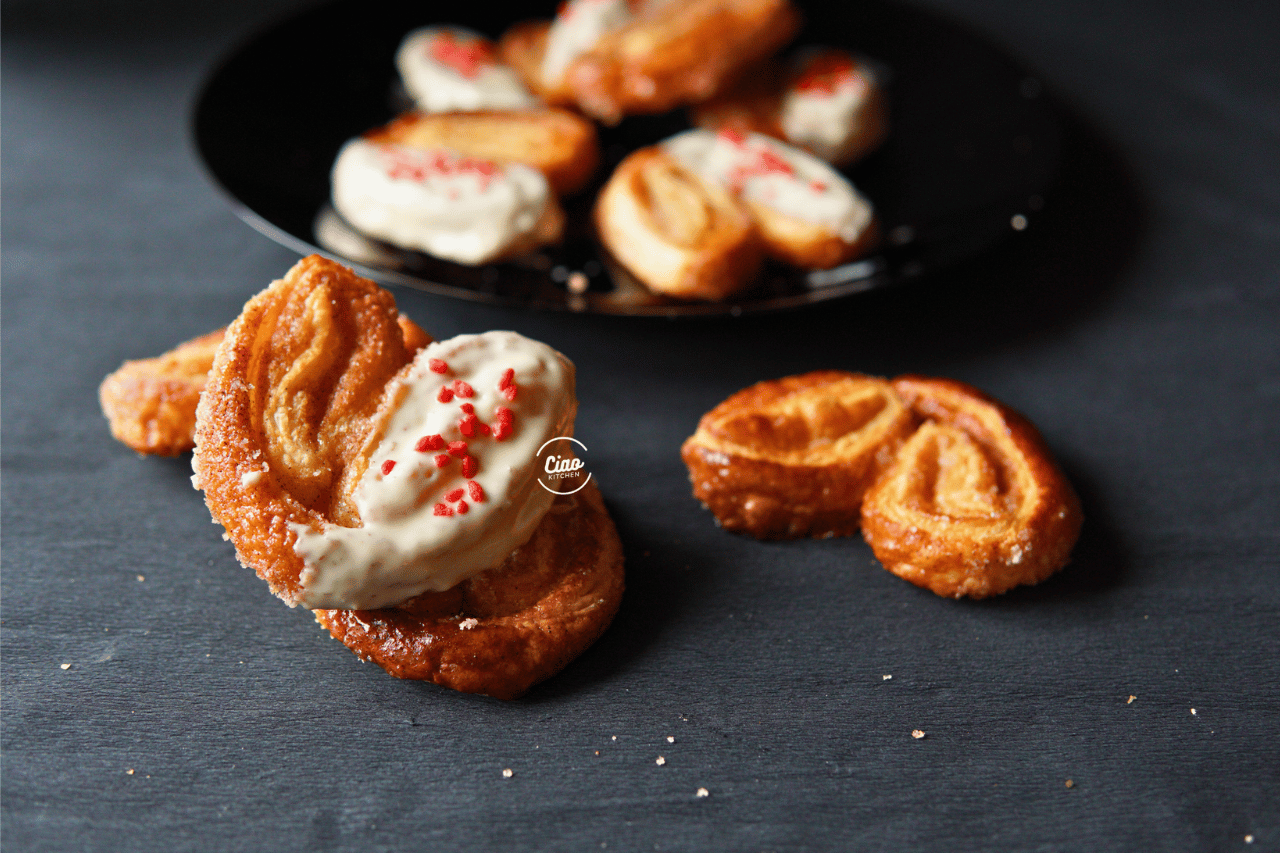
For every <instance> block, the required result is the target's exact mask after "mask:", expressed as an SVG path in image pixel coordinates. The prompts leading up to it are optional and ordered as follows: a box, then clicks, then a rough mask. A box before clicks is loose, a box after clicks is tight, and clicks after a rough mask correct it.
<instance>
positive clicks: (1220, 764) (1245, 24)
mask: <svg viewBox="0 0 1280 853" xmlns="http://www.w3.org/2000/svg"><path fill="white" fill-rule="evenodd" d="M291 5H293V4H290V3H287V2H276V3H270V4H265V3H264V4H250V3H240V4H228V5H223V6H219V7H217V8H215V9H211V10H210V9H206V10H204V11H200V12H191V11H187V12H182V11H178V10H177V9H176V8H173V7H171V5H170V4H159V3H152V2H147V3H91V2H88V0H84V2H77V3H67V4H47V5H46V4H39V3H33V2H30V0H28V2H12V3H7V4H6V6H5V12H4V15H5V17H4V45H3V105H2V109H3V114H2V119H3V121H2V127H3V214H4V218H3V267H2V274H3V339H2V347H3V351H2V359H3V397H2V403H3V469H2V470H3V493H2V509H3V514H2V519H0V520H2V524H3V575H2V577H0V591H2V594H3V605H2V611H0V644H2V645H0V651H2V653H3V729H2V741H0V746H2V747H3V825H2V828H0V831H2V833H3V834H2V836H0V839H2V842H0V843H2V844H3V847H4V849H5V850H12V851H26V850H49V851H64V850H81V849H83V850H102V851H126V850H165V851H172V850H293V849H297V850H313V849H314V850H331V849H333V850H338V849H341V850H370V851H372V850H390V849H433V850H434V849H441V850H448V849H464V848H465V849H472V850H489V849H495V848H498V847H499V846H502V847H506V848H510V849H564V850H569V849H572V850H597V849H609V850H619V849H621V850H653V849H662V850H669V849H681V850H713V849H725V850H813V849H859V850H955V849H1001V850H1013V849H1019V850H1024V849H1025V850H1170V851H1181V850H1276V849H1280V806H1278V805H1277V800H1278V798H1280V794H1278V792H1280V769H1278V767H1277V764H1278V762H1277V753H1278V750H1277V748H1276V744H1277V742H1278V740H1277V735H1280V699H1278V698H1277V688H1278V687H1280V679H1278V677H1277V653H1278V652H1280V642H1278V639H1277V631H1278V628H1280V593H1277V582H1276V581H1277V562H1278V560H1277V553H1278V552H1280V549H1278V548H1277V545H1278V544H1280V542H1278V537H1277V531H1278V530H1280V512H1278V511H1277V500H1276V494H1277V492H1278V491H1280V454H1278V453H1277V449H1276V447H1277V439H1280V430H1278V429H1277V426H1276V416H1277V414H1280V287H1278V285H1280V70H1278V67H1277V62H1276V59H1275V57H1276V56H1277V55H1280V15H1278V14H1277V9H1278V8H1280V7H1277V6H1276V5H1275V4H1272V3H1263V2H1246V0H1237V1H1236V2H1230V3H1225V4H1214V5H1213V6H1212V7H1209V6H1206V5H1204V4H1192V3H1186V2H1179V3H1172V4H1171V3H1163V2H1155V0H1149V2H1145V3H1142V2H1125V3H1121V4H1114V3H1111V2H1100V0H1056V2H1053V3H1049V4H1023V3H1019V2H1012V0H949V2H938V3H936V4H935V5H937V6H938V7H939V8H943V9H945V10H946V11H948V12H950V13H951V14H953V15H955V16H956V17H958V18H960V19H962V20H966V21H968V22H970V23H972V24H973V25H974V26H975V27H977V28H978V29H979V30H982V31H985V32H987V33H989V34H991V35H993V36H994V37H996V38H997V39H998V40H1000V41H1001V42H1002V43H1004V44H1005V45H1007V46H1008V47H1009V48H1010V50H1011V51H1012V52H1014V53H1015V54H1016V55H1018V56H1020V57H1022V58H1023V59H1025V60H1027V61H1028V62H1030V63H1031V64H1032V65H1033V66H1034V67H1036V68H1038V69H1040V70H1041V71H1042V73H1043V77H1044V79H1045V80H1046V81H1047V82H1048V83H1049V85H1050V87H1051V89H1052V90H1054V91H1056V92H1057V93H1059V94H1060V95H1062V96H1063V97H1064V99H1065V100H1066V101H1067V102H1068V103H1069V104H1071V105H1072V106H1073V109H1074V113H1075V116H1076V117H1075V118H1074V119H1072V120H1071V121H1070V123H1069V134H1068V176H1069V180H1068V182H1067V184H1068V185H1067V186H1066V187H1065V188H1064V190H1063V192H1062V193H1061V194H1060V195H1059V196H1058V197H1056V198H1054V199H1052V200H1051V203H1050V206H1049V209H1048V210H1047V211H1046V214H1045V217H1044V219H1043V220H1042V221H1041V222H1040V223H1039V226H1038V227H1037V228H1036V229H1035V230H1034V231H1030V232H1028V233H1027V234H1025V235H1023V239H1020V240H1019V241H1017V242H1016V243H1015V244H1014V245H1012V246H1011V247H1010V249H1009V250H1008V251H1006V252H1004V253H1002V254H1001V255H1000V256H999V257H995V258H991V259H988V260H986V261H984V262H983V263H981V264H978V265H974V266H973V267H971V268H968V269H964V270H959V271H957V272H956V273H954V274H952V275H948V276H947V277H945V278H943V279H940V280H938V281H936V282H934V283H932V284H930V285H925V286H920V287H915V288H911V289H909V290H902V291H898V292H893V293H886V294H879V295H875V296H871V297H868V298H865V299H855V300H852V301H849V302H847V303H844V304H841V305H838V306H830V307H824V308H822V309H821V310H817V311H810V312H803V313H795V314H786V315H778V316H772V317H762V318H755V319H749V320H739V321H733V322H729V321H724V322H709V323H708V322H700V323H669V322H666V321H642V322H626V321H616V320H605V319H599V318H584V317H569V316H561V315H538V314H526V313H521V312H516V311H505V310H494V309H489V308H484V307H480V306H475V305H470V304H463V303H458V302H452V301H447V300H443V299H439V298H432V297H427V296H422V295H419V294H416V293H410V292H399V293H397V297H398V298H399V300H400V302H401V305H402V307H403V309H404V310H405V311H407V312H408V313H409V314H410V316H412V317H413V318H415V319H416V320H418V321H419V322H420V323H422V324H423V325H424V326H426V327H427V328H428V329H430V330H431V331H432V332H434V333H435V334H436V335H438V336H440V337H446V336H450V335H453V334H455V333H459V332H465V331H479V330H484V329H490V328H513V329H516V330H518V331H521V332H523V333H525V334H529V335H531V336H534V337H538V338H541V339H544V340H546V341H548V342H549V343H551V344H553V345H555V346H557V347H559V348H560V349H562V350H563V351H564V352H566V353H568V354H569V355H570V356H571V357H573V358H574V359H575V360H576V361H577V363H578V365H579V370H580V374H579V388H580V395H581V398H582V409H581V417H580V420H579V435H580V437H581V438H582V439H583V440H584V441H585V442H586V444H587V445H588V446H589V447H590V448H591V451H590V454H589V457H588V461H589V463H590V467H591V469H592V471H593V472H594V473H595V475H596V477H597V478H598V479H599V481H600V483H601V485H602V487H603V489H604V491H605V494H606V497H607V499H608V501H609V503H610V507H611V509H612V510H613V512H614V514H615V516H616V519H617V522H618V526H619V528H620V530H621V532H622V535H623V539H624V541H625V543H626V549H627V557H628V570H629V591H628V595H627V599H626V601H625V603H624V605H623V609H622V612H621V613H620V615H619V617H618V619H617V621H616V622H615V624H614V626H613V628H612V629H611V630H610V632H609V633H608V634H607V635H606V636H605V637H604V639H603V640H602V641H601V642H600V643H599V644H597V646H596V647H595V648H593V649H592V650H591V651H590V652H589V653H587V654H586V655H585V656H584V657H583V658H582V659H580V660H579V661H578V662H577V663H575V664H574V665H573V666H571V667H570V668H569V669H568V670H567V671H566V672H564V673H563V674H562V675H561V676H559V677H558V678H556V679H554V680H553V681H551V682H550V683H548V684H546V685H544V686H543V687H540V688H538V689H537V690H535V691H534V693H533V694H532V695H530V696H529V697H528V698H526V699H525V700H522V701H519V702H515V703H501V702H497V701H494V700H489V699H484V698H477V697H468V696H462V695H458V694H454V693H451V692H448V691H445V690H440V689H437V688H434V687H432V686H429V685H425V686H424V685H418V684H412V683H404V682H399V681H396V680H394V679H392V678H390V677H388V676H386V675H385V674H384V673H382V672H381V671H380V670H378V669H376V668H374V667H372V666H366V665H361V664H359V663H358V662H357V661H356V660H355V658H354V657H353V656H351V655H350V654H349V653H348V652H347V651H346V650H345V649H343V648H342V647H341V646H340V645H338V644H337V643H335V642H333V641H332V640H330V639H328V638H327V636H326V635H325V634H324V633H323V632H321V631H320V630H319V628H318V627H317V626H315V625H314V624H313V623H312V622H311V620H310V619H309V617H308V616H307V614H306V613H304V612H301V611H290V610H289V609H287V608H285V607H283V606H281V605H280V603H279V602H278V601H277V600H275V599H273V598H272V597H271V596H270V595H269V594H268V593H267V591H266V589H265V587H264V586H263V585H262V584H261V582H259V581H258V580H257V579H256V578H254V577H253V576H252V575H251V574H250V573H248V572H247V571H245V570H243V569H240V568H239V567H238V566H237V565H236V563H235V561H234V559H233V556H232V550H231V547H230V546H229V545H228V544H227V543H225V542H223V541H222V540H221V538H220V535H219V533H220V531H219V529H218V528H216V527H214V526H213V525H211V524H209V522H208V515H207V513H206V511H205V510H204V507H203V505H202V503H201V500H200V496H199V495H198V494H197V493H196V492H194V491H193V490H192V489H191V487H190V485H189V483H188V481H187V478H188V475H189V463H188V460H186V459H180V460H154V459H142V458H139V457H137V456H135V455H134V454H133V453H131V452H130V451H128V450H126V449H124V448H123V447H121V446H119V445H117V444H115V443H114V442H113V441H112V440H111V438H110V437H109V435H108V433H107V430H106V427H105V424H104V422H103V421H102V419H101V417H100V415H99V413H98V409H97V402H96V398H95V392H96V387H97V384H98V382H99V381H100V379H101V377H102V376H103V375H104V374H106V373H107V372H109V371H110V370H112V369H113V368H114V367H115V366H117V365H118V364H119V363H120V361H121V360H123V359H125V358H132V357H139V356H144V355H150V354H154V353H157V352H160V351H162V350H164V349H166V348H167V347H169V346H171V345H172V344H174V343H176V342H177V341H179V340H182V339H185V338H188V337H191V336H193V335H196V334H198V333H201V332H204V331H206V330H208V329H209V328H212V327H213V326H215V325H219V324H221V323H224V322H226V321H227V320H229V319H230V318H231V317H233V316H234V315H235V313H236V312H237V311H238V308H239V306H240V305H241V304H242V303H243V302H244V300H245V299H246V298H247V297H248V296H250V295H251V294H253V293H254V292H256V291H257V290H258V289H260V288H261V287H262V286H263V285H265V284H266V282H268V281H269V280H270V279H272V278H273V277H276V276H278V275H279V274H280V273H282V272H283V271H284V270H285V269H286V268H287V267H288V266H289V265H290V263H292V261H293V260H294V258H293V257H292V256H291V255H290V254H289V253H288V252H286V251H285V250H283V249H280V248H278V247H276V246H274V245H273V244H271V243H269V242H268V241H266V240H265V239H263V238H262V237H260V236H258V235H257V234H256V233H254V232H252V231H251V230H249V229H248V228H247V227H245V226H244V225H242V224H241V223H240V222H239V221H237V220H236V219H235V218H234V217H233V216H232V215H231V213H230V212H229V209H228V206H227V204H226V202H225V201H224V200H223V199H222V198H221V197H220V196H219V195H218V194H217V193H216V192H215V191H214V190H213V189H212V188H211V186H210V185H209V184H208V182H207V181H206V180H205V178H204V177H203V175H202V174H201V172H200V168H199V166H198V164H197V162H196V161H195V158H194V155H193V153H192V149H191V146H190V144H189V142H188V139H187V129H186V115H187V111H188V109H189V106H190V103H191V99H192V97H193V95H194V92H195V90H196V87H197V85H198V83H199V80H200V79H201V77H202V75H203V74H204V73H205V71H206V70H207V69H208V67H209V66H210V65H211V63H212V62H213V61H214V60H215V59H216V58H217V57H218V56H219V55H220V54H222V53H223V52H224V51H226V50H227V49H228V48H229V47H230V46H231V45H233V44H234V43H235V42H236V41H237V40H238V39H239V38H241V37H242V36H244V35H245V34H247V33H248V32H250V31H251V30H252V28H253V27H254V26H255V25H256V24H257V23H258V22H261V21H263V20H266V19H269V18H270V17H271V16H272V15H274V14H278V13H281V12H287V11H288V9H289V8H290V6H291ZM446 13H447V10H446ZM442 16H446V15H445V14H444V13H441V14H437V15H435V17H442ZM317 61H330V58H328V57H319V58H318V60H317ZM819 367H839V368H850V369H857V370H863V371H867V372H873V373H881V374H895V373H899V372H906V371H914V372H923V373H933V374H940V375H946V376H953V377H956V378H960V379H964V380H966V381H969V382H972V383H974V384H976V385H979V386H980V387H983V388H985V389H987V390H989V391H991V392H992V393H994V394H996V395H997V396H999V397H1001V398H1002V399H1004V400H1006V401H1007V402H1009V403H1010V404H1012V405H1014V406H1015V407H1018V408H1020V409H1021V410H1023V411H1024V412H1025V413H1026V414H1028V415H1029V416H1030V417H1031V418H1032V419H1033V420H1035V421H1036V422H1037V423H1038V424H1039V425H1040V426H1041V427H1042V429H1043V432H1044V433H1045V435H1046V437H1047V439H1048V441H1049V442H1050V444H1051V445H1052V446H1053V447H1054V449H1055V450H1056V452H1057V453H1058V454H1059V455H1060V458H1061V459H1062V461H1063V463H1064V465H1065V467H1066V468H1067V469H1068V471H1069V473H1070V475H1071V476H1072V478H1073V479H1074V480H1075V482H1076V483H1077V485H1078V487H1079V490H1080V491H1081V493H1082V496H1083V498H1084V502H1085V511H1086V514H1087V518H1088V520H1087V522H1086V527H1085V532H1084V536H1083V538H1082V540H1081V542H1080V545H1079V547H1078V550H1077V556H1076V559H1075V561H1074V563H1073V564H1072V565H1071V566H1070V567H1069V568H1068V569H1067V570H1066V571H1065V572H1064V573H1062V574H1061V575H1060V576H1058V577H1056V578H1054V579H1053V580H1051V581H1049V582H1047V583H1045V584H1044V585H1042V586H1041V587H1039V588H1036V589H1032V590H1021V591H1017V592H1014V593H1012V594H1010V595H1008V596H1005V597H1003V598H1001V599H999V600H995V601H989V602H980V603H956V602H950V601H944V600H942V599H939V598H936V597H934V596H933V595H931V594H929V593H927V592H922V591H920V590H917V589H915V588H914V587H911V586H909V585H907V584H905V583H903V582H902V581H899V580H897V579H896V578H894V577H892V576H890V575H889V574H887V573H886V572H884V571H883V570H881V569H880V568H879V567H878V566H877V564H876V563H875V561H874V560H873V558H872V557H871V554H870V552H869V550H868V549H867V548H866V546H865V545H863V544H862V543H861V542H860V541H857V540H845V541H825V542H795V543H774V544H760V543H756V542H753V541H748V540H744V539H740V538H736V537H733V536H729V535H727V534H724V533H722V532H721V531H719V530H718V529H716V528H715V527H714V525H713V524H712V523H711V521H710V518H709V517H708V516H707V515H706V514H705V513H704V512H703V511H702V510H701V509H700V508H699V507H698V506H697V504H696V503H695V502H694V501H693V500H692V499H691V498H690V497H689V494H688V486H687V482H686V479H685V474H684V469H683V466H682V465H681V463H680V461H679V459H678V456H677V454H676V449H677V447H678V445H679V443H680V441H681V440H682V439H683V438H684V437H685V436H686V435H687V434H688V433H689V432H690V431H691V430H692V428H693V426H694V424H695V423H696V420H697V418H698V416H699V415H700V414H701V413H702V412H703V411H704V410H706V409H707V408H710V407H711V406H712V405H714V404H715V403H717V402H718V401H719V400H721V399H722V398H723V397H725V396H726V395H728V394H729V393H731V392H732V391H734V390H737V389H738V388H740V387H742V386H744V385H746V384H748V383H750V382H753V381H756V380H758V379H761V378H765V377H769V376H777V375H783V374H786V373H791V372H798V371H802V370H807V369H814V368H819ZM68 663H69V664H70V668H68V669H65V670H64V669H62V668H61V665H62V664H68ZM889 674H891V675H892V676H893V678H892V679H891V680H885V679H884V676H885V675H889ZM1130 695H1133V696H1136V697H1137V698H1136V699H1135V700H1134V701H1133V702H1132V703H1128V702H1127V699H1128V697H1129V696H1130ZM1193 708H1194V709H1195V713H1194V714H1193V713H1192V709H1193ZM916 728H919V729H923V730H925V731H926V732H928V736H927V737H926V738H924V739H923V740H918V741H917V740H914V739H912V738H911V736H910V733H911V731H912V729H916ZM668 736H674V737H675V742H674V743H669V742H668V741H667V737H668ZM614 738H616V740H615V739H614ZM596 751H599V755H596ZM659 755H661V756H664V757H665V758H666V764H665V766H658V765H657V764H656V759H657V757H658V756H659ZM503 768H511V769H512V770H513V771H514V775H513V776H512V777H511V778H509V779H504V778H503V777H502V775H501V771H502V770H503ZM130 771H132V772H130ZM1068 779H1070V780H1072V782H1073V783H1074V787H1072V788H1067V787H1066V782H1067V780H1068ZM699 787H706V788H707V789H708V791H709V792H710V796H708V797H706V798H697V797H696V796H695V791H696V790H697V789H698V788H699ZM1246 836H1251V837H1252V839H1253V841H1252V843H1249V842H1248V841H1246Z"/></svg>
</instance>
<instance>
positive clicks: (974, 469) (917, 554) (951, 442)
mask: <svg viewBox="0 0 1280 853" xmlns="http://www.w3.org/2000/svg"><path fill="white" fill-rule="evenodd" d="M893 387H894V389H895V390H896V391H897V392H898V394H899V395H901V396H902V398H903V399H904V400H906V402H907V404H908V405H909V406H910V407H911V409H912V410H913V411H914V412H915V413H916V414H917V415H918V416H919V417H921V418H923V419H924V420H925V423H924V424H923V425H922V426H921V427H920V429H919V430H918V431H917V432H916V433H915V435H913V436H912V437H911V438H910V439H909V440H908V441H907V442H906V444H904V445H903V447H902V449H901V451H900V452H899V453H898V456H897V458H896V459H895V460H894V463H893V464H892V466H890V467H889V468H888V469H886V470H885V472H884V473H883V474H882V475H881V476H880V478H879V479H878V480H877V481H876V483H875V484H874V485H873V486H872V487H871V489H870V490H869V491H868V492H867V495H866V498H865V499H864V501H863V504H862V532H863V536H864V537H865V538H866V540H867V542H868V543H869V544H870V545H871V548H872V550H873V551H874V552H875V555H876V558H877V559H879V560H880V562H881V563H883V564H884V566H885V568H887V569H888V570H889V571H891V572H893V573H894V574H896V575H898V576H899V577H901V578H904V579H906V580H908V581H911V582H912V583H914V584H916V585H917V586H923V587H926V588H928V589H930V590H932V591H933V592H935V593H937V594H938V595H942V596H947V597H953V598H960V597H963V596H969V597H971V598H985V597H987V596H990V595H998V594H1000V593H1002V592H1005V591H1007V590H1009V589H1011V588H1013V587H1015V586H1018V585H1020V584H1036V583H1039V582H1040V581H1042V580H1044V579H1045V578H1047V577H1049V576H1050V575H1051V574H1053V573H1054V572H1056V571H1057V570H1058V569H1060V568H1062V567H1063V566H1064V565H1065V564H1066V562H1067V559H1068V557H1069V556H1070V553H1071V548H1072V546H1073V545H1074V544H1075V541H1076V538H1077V536H1078V535H1079V532H1080V525H1081V523H1082V521H1083V516H1082V515H1081V512H1080V502H1079V499H1078V498H1077V497H1076V494H1075V491H1074V490H1073V489H1072V488H1071V484H1070V483H1069V482H1068V481H1067V479H1066V477H1065V476H1064V475H1063V474H1062V472H1061V470H1059V468H1058V466H1057V464H1056V463H1055V462H1054V460H1053V457H1052V455H1051V454H1050V453H1049V450H1048V449H1047V448H1046V447H1045V444H1044V441H1043V439H1041V437H1040V434H1039V433H1038V432H1037V431H1036V429H1035V427H1034V426H1032V424H1031V423H1030V422H1029V421H1027V420H1026V419H1025V418H1024V417H1022V416H1021V415H1019V414H1018V413H1017V412H1015V411H1013V410H1012V409H1010V408H1008V407H1007V406H1005V405H1003V404H1001V403H1000V402H998V401H996V400H994V399H992V398H990V397H988V396H986V395H985V394H983V393H982V392H980V391H978V390H977V389H975V388H972V387H970V386H968V385H965V384H964V383H961V382H955V381H952V380H947V379H929V378H925V377H918V376H903V377H899V378H898V379H895V380H894V381H893Z"/></svg>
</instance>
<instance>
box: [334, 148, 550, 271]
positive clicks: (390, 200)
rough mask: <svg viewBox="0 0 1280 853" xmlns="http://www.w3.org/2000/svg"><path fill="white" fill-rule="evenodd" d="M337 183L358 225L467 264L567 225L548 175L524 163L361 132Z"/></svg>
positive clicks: (343, 206) (342, 203)
mask: <svg viewBox="0 0 1280 853" xmlns="http://www.w3.org/2000/svg"><path fill="white" fill-rule="evenodd" d="M331 183H332V198H333V207H334V209H335V210H336V211H337V212H338V214H339V215H341V216H342V218H343V219H345V220H346V221H347V222H349V223H350V224H351V225H352V226H354V227H355V228H356V230H358V231H360V232H361V233H363V234H365V235H367V236H369V237H373V238H375V239H378V240H383V241H385V242H387V243H391V244H392V245H395V246H400V247H402V248H405V249H415V250H418V251H422V252H426V253H427V254H430V255H435V256H436V257H438V258H443V259H445V260H449V261H456V262H457V263H461V264H484V263H489V262H490V261H496V260H502V259H505V258H510V257H513V256H516V255H520V254H522V253H524V252H528V251H531V250H533V249H535V248H537V247H539V246H542V245H545V244H547V243H554V242H556V241H558V240H559V239H560V236H561V234H562V233H563V231H564V220H565V216H564V210H563V209H561V207H560V204H559V202H558V201H557V200H556V197H555V194H554V193H553V192H552V191H551V187H550V184H549V183H548V182H547V178H546V176H545V175H543V174H542V172H540V171H538V170H537V169H535V168H533V167H532V166H526V165H524V164H522V163H498V162H495V161H493V160H488V159H484V158H480V157H468V156H466V155H463V154H459V153H457V152H455V151H449V150H447V149H443V148H439V149H433V150H430V151H423V150H419V149H416V148H410V147H407V146H404V145H392V144H387V143H379V142H374V141H371V140H369V139H365V138H356V139H352V140H350V141H349V142H347V144H346V145H344V146H343V147H342V150H341V151H339V152H338V157H337V159H336V160H335V161H334V164H333V172H332V175H331Z"/></svg>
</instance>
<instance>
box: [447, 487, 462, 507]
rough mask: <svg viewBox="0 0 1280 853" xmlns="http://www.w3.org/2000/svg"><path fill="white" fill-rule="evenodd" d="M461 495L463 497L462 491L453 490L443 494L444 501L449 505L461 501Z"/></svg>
mask: <svg viewBox="0 0 1280 853" xmlns="http://www.w3.org/2000/svg"><path fill="white" fill-rule="evenodd" d="M462 495H463V491H462V489H454V490H453V491H450V492H445V494H444V499H445V500H447V501H448V502H449V503H451V504H455V503H457V502H458V501H460V500H462Z"/></svg>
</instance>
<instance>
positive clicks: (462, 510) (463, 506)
mask: <svg viewBox="0 0 1280 853" xmlns="http://www.w3.org/2000/svg"><path fill="white" fill-rule="evenodd" d="M470 509H471V507H469V506H467V502H466V501H458V515H466V514H467V511H468V510H470Z"/></svg>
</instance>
